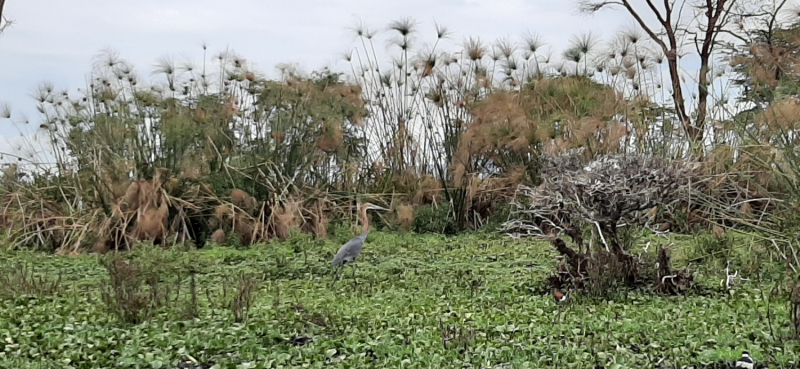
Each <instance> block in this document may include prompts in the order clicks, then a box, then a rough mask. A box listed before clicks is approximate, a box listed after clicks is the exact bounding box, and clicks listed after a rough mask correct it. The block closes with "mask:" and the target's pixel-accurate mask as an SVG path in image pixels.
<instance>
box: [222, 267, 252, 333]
mask: <svg viewBox="0 0 800 369" xmlns="http://www.w3.org/2000/svg"><path fill="white" fill-rule="evenodd" d="M259 285H260V283H259V281H258V279H257V278H256V277H255V275H253V274H247V273H244V272H241V273H238V274H236V275H235V276H234V277H232V278H228V279H227V280H226V281H225V282H224V284H223V285H222V288H223V298H226V297H227V298H229V300H228V301H227V302H226V307H227V308H228V310H230V312H231V314H232V315H233V319H234V321H235V322H237V323H241V322H245V321H246V320H247V317H248V316H249V314H250V308H252V306H253V301H254V299H255V298H256V293H257V292H258V288H259ZM229 293H230V295H229ZM228 296H229V297H228Z"/></svg>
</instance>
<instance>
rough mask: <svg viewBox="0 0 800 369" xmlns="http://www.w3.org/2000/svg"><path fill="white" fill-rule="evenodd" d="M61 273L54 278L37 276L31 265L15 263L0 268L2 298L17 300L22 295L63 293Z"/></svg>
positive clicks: (0, 293) (45, 275)
mask: <svg viewBox="0 0 800 369" xmlns="http://www.w3.org/2000/svg"><path fill="white" fill-rule="evenodd" d="M61 289H62V284H61V273H60V272H59V273H58V275H57V276H55V277H52V276H49V275H47V274H38V275H37V274H35V273H34V270H33V268H31V266H30V265H26V264H24V263H14V264H13V265H9V266H6V267H3V268H0V298H15V297H19V296H22V295H32V296H38V297H43V296H51V295H55V294H58V293H59V292H61Z"/></svg>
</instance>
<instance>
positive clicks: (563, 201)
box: [503, 155, 698, 248]
mask: <svg viewBox="0 0 800 369" xmlns="http://www.w3.org/2000/svg"><path fill="white" fill-rule="evenodd" d="M697 167H698V166H697V165H695V164H694V163H688V162H684V161H672V160H668V159H664V158H659V157H650V156H641V155H609V156H601V157H599V158H597V159H595V160H593V161H591V162H589V163H588V165H585V166H582V165H581V163H580V161H578V159H577V158H576V157H551V158H548V159H547V161H546V164H545V167H544V168H543V170H542V179H543V183H542V184H541V185H539V186H538V187H528V186H520V187H519V188H518V190H517V196H516V198H515V200H514V201H513V202H512V205H513V210H512V217H513V216H516V219H513V220H510V221H508V222H506V223H505V224H504V225H503V229H504V230H505V231H506V232H510V233H515V234H518V235H520V236H548V235H550V236H554V235H558V234H562V233H563V234H567V235H570V236H573V235H572V234H571V233H573V232H574V230H573V229H574V228H576V227H577V228H583V226H592V227H595V228H596V229H597V230H599V231H600V233H599V236H600V238H601V240H602V241H603V242H604V243H605V244H606V247H607V248H608V247H615V246H619V244H618V242H616V241H617V240H616V238H617V237H616V229H617V227H619V226H623V225H636V226H649V225H650V223H651V221H652V219H653V216H654V209H653V208H655V207H658V206H664V207H670V206H672V205H674V204H675V203H677V202H680V201H681V200H687V199H688V197H689V195H690V193H691V187H692V183H693V182H694V183H698V180H697V179H698V173H697V172H696V170H695V168H697ZM571 230H572V231H571ZM573 239H575V237H574V236H573ZM578 242H580V241H578Z"/></svg>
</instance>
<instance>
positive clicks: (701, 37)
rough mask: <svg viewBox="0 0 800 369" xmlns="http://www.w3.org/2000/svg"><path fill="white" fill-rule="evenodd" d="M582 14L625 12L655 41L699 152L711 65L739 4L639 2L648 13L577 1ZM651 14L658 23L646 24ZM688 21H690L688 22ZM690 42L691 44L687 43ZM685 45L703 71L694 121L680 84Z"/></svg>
mask: <svg viewBox="0 0 800 369" xmlns="http://www.w3.org/2000/svg"><path fill="white" fill-rule="evenodd" d="M578 2H579V5H580V9H581V11H583V12H585V13H595V12H597V11H599V10H602V9H604V8H609V7H622V8H624V9H625V10H626V11H627V12H628V13H629V14H630V15H631V16H632V17H633V18H634V20H635V21H636V23H637V24H638V25H639V26H640V27H642V28H643V29H644V31H645V32H646V33H647V34H648V35H649V36H650V38H652V39H653V41H654V42H655V43H656V44H657V45H658V47H659V48H660V49H661V51H662V52H663V53H664V57H665V59H666V61H667V67H668V68H669V76H670V84H671V87H672V96H671V98H672V101H673V104H674V105H675V114H676V115H677V119H678V120H679V121H680V122H681V125H682V126H683V128H684V131H685V133H686V135H687V137H688V139H689V143H690V144H691V145H692V147H693V149H695V150H697V149H699V148H700V147H702V146H701V145H702V144H703V138H704V131H705V126H706V111H707V105H708V95H709V94H708V74H709V73H708V72H709V70H710V68H709V64H710V62H711V58H712V55H713V53H714V47H715V46H716V45H717V44H718V40H717V38H718V36H719V35H720V34H721V33H723V31H722V30H723V28H724V27H725V26H726V24H729V23H731V22H730V20H731V19H730V18H731V16H732V14H733V12H732V11H731V10H732V7H733V5H734V4H735V3H736V2H737V0H664V1H663V4H662V5H659V4H656V2H655V1H654V0H644V1H638V2H641V3H645V4H646V6H647V9H646V10H644V11H643V10H640V9H637V7H635V6H634V5H633V1H631V0H612V1H595V0H578ZM692 9H694V10H696V11H697V13H700V14H697V15H696V16H692V17H690V16H688V15H691V14H687V13H689V11H690V10H692ZM646 12H649V13H651V14H652V16H653V17H654V18H655V19H656V20H655V22H648V21H646V20H645V17H647V13H646ZM687 19H689V20H687ZM687 38H691V39H690V40H686V39H687ZM683 42H692V43H694V45H695V50H696V52H697V54H698V56H699V58H700V71H699V76H698V80H697V93H696V103H697V106H696V113H697V114H696V116H695V117H694V118H692V115H694V114H690V112H689V110H688V109H687V106H686V105H687V104H686V96H687V91H684V86H683V84H682V83H681V75H680V72H681V71H680V65H679V64H678V58H679V54H680V53H681V51H682V50H681V49H682V46H683Z"/></svg>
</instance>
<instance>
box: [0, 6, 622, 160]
mask: <svg viewBox="0 0 800 369" xmlns="http://www.w3.org/2000/svg"><path fill="white" fill-rule="evenodd" d="M576 10H577V7H576V3H575V2H574V1H572V0H428V1H423V0H404V1H375V0H295V1H287V0H283V1H274V0H272V1H270V0H229V1H226V2H222V1H207V0H193V1H188V0H169V1H165V0H162V1H155V0H138V1H114V0H81V1H63V0H7V3H6V9H5V11H4V14H5V15H6V16H7V17H8V18H9V19H13V20H14V21H15V24H14V25H12V26H11V27H9V28H8V29H6V31H5V32H4V33H3V34H2V35H1V36H0V106H2V104H4V103H7V104H9V105H10V106H11V108H12V113H13V116H14V118H13V119H14V121H16V122H22V121H23V120H24V118H27V119H28V120H29V121H30V124H29V125H27V127H36V126H38V122H39V120H40V117H39V116H38V113H37V112H36V109H35V105H34V101H33V98H32V97H31V95H32V94H33V92H34V91H35V90H36V88H37V86H38V85H39V84H40V83H41V82H44V81H47V82H51V83H53V84H54V85H55V87H56V89H57V90H62V89H67V90H69V91H71V92H75V91H76V89H77V88H81V87H83V86H85V80H86V76H87V74H88V73H89V72H90V70H91V66H92V59H93V57H94V56H95V55H97V54H98V52H100V51H101V50H102V49H104V48H107V47H110V48H112V49H114V50H116V51H118V52H119V53H120V55H121V56H122V57H123V58H125V59H127V60H128V61H130V62H132V63H133V64H134V66H135V67H136V68H137V70H138V71H139V73H140V76H141V77H143V78H150V73H149V72H150V71H151V70H152V66H153V64H155V62H156V61H157V60H158V58H160V57H163V56H173V57H175V58H176V59H178V60H180V59H182V58H183V57H184V56H188V57H189V58H191V59H193V60H195V61H200V60H202V49H201V45H202V44H203V43H206V44H207V45H208V47H209V51H211V52H218V51H221V50H223V49H225V48H227V47H229V48H231V49H233V50H235V51H236V52H237V54H239V55H241V56H243V57H245V58H246V59H247V60H248V61H249V62H250V63H251V64H255V65H256V66H257V69H258V70H260V71H261V72H264V73H267V74H268V75H272V76H275V75H276V73H275V72H274V71H275V69H274V67H275V66H276V65H277V64H279V63H284V62H289V63H295V64H298V65H299V66H300V67H302V68H303V69H305V70H307V71H310V70H314V69H318V68H320V67H325V66H330V67H332V68H334V69H337V68H338V69H344V67H345V66H346V65H345V64H343V62H340V59H341V54H342V52H344V51H346V50H348V49H351V48H352V47H353V46H354V38H353V37H352V34H351V32H350V31H349V30H348V27H352V26H353V25H354V24H355V22H356V20H358V19H361V20H363V21H364V23H366V24H367V25H369V26H372V28H376V29H377V28H382V27H385V26H386V25H387V24H388V22H390V21H392V20H396V19H400V18H402V17H411V18H413V19H415V20H416V21H418V22H419V26H420V31H421V32H422V34H421V36H425V37H427V36H426V35H425V34H424V33H425V32H428V33H430V36H433V35H434V34H435V33H434V22H436V23H438V24H440V25H444V26H447V27H448V28H449V29H450V30H451V31H452V32H453V36H452V37H453V40H454V41H456V42H460V40H462V39H463V38H465V37H469V36H473V37H480V38H482V39H483V40H485V41H494V40H495V39H497V38H499V37H509V38H512V39H515V40H516V39H518V38H519V37H520V36H523V35H524V34H525V33H526V32H529V31H530V32H533V33H536V34H538V35H540V36H541V37H542V38H543V39H544V41H546V42H547V43H548V45H550V46H551V47H552V48H553V50H554V52H560V51H561V50H563V48H564V46H565V45H567V43H568V41H569V39H570V38H571V37H572V36H573V35H576V34H580V33H582V32H588V31H592V32H595V33H596V34H597V35H598V36H601V37H604V38H606V39H607V38H608V37H610V36H612V35H613V34H614V33H615V32H617V31H619V30H621V29H624V28H626V27H629V26H630V25H631V24H632V23H631V20H630V19H629V18H628V17H627V16H626V14H624V13H622V12H619V11H604V12H601V13H599V14H596V15H594V16H591V17H590V16H584V15H577V14H576ZM20 127H21V128H22V129H23V130H25V129H26V128H25V127H26V125H24V124H22V126H20ZM22 133H23V134H26V135H27V134H29V133H30V130H27V131H25V132H22ZM0 136H1V137H0V152H10V151H15V149H19V148H22V149H23V150H27V149H26V147H25V146H29V144H21V141H20V140H21V138H20V131H19V128H18V127H16V126H14V125H13V124H11V123H10V122H9V121H8V120H6V119H0ZM27 142H30V141H29V138H28V139H27Z"/></svg>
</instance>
